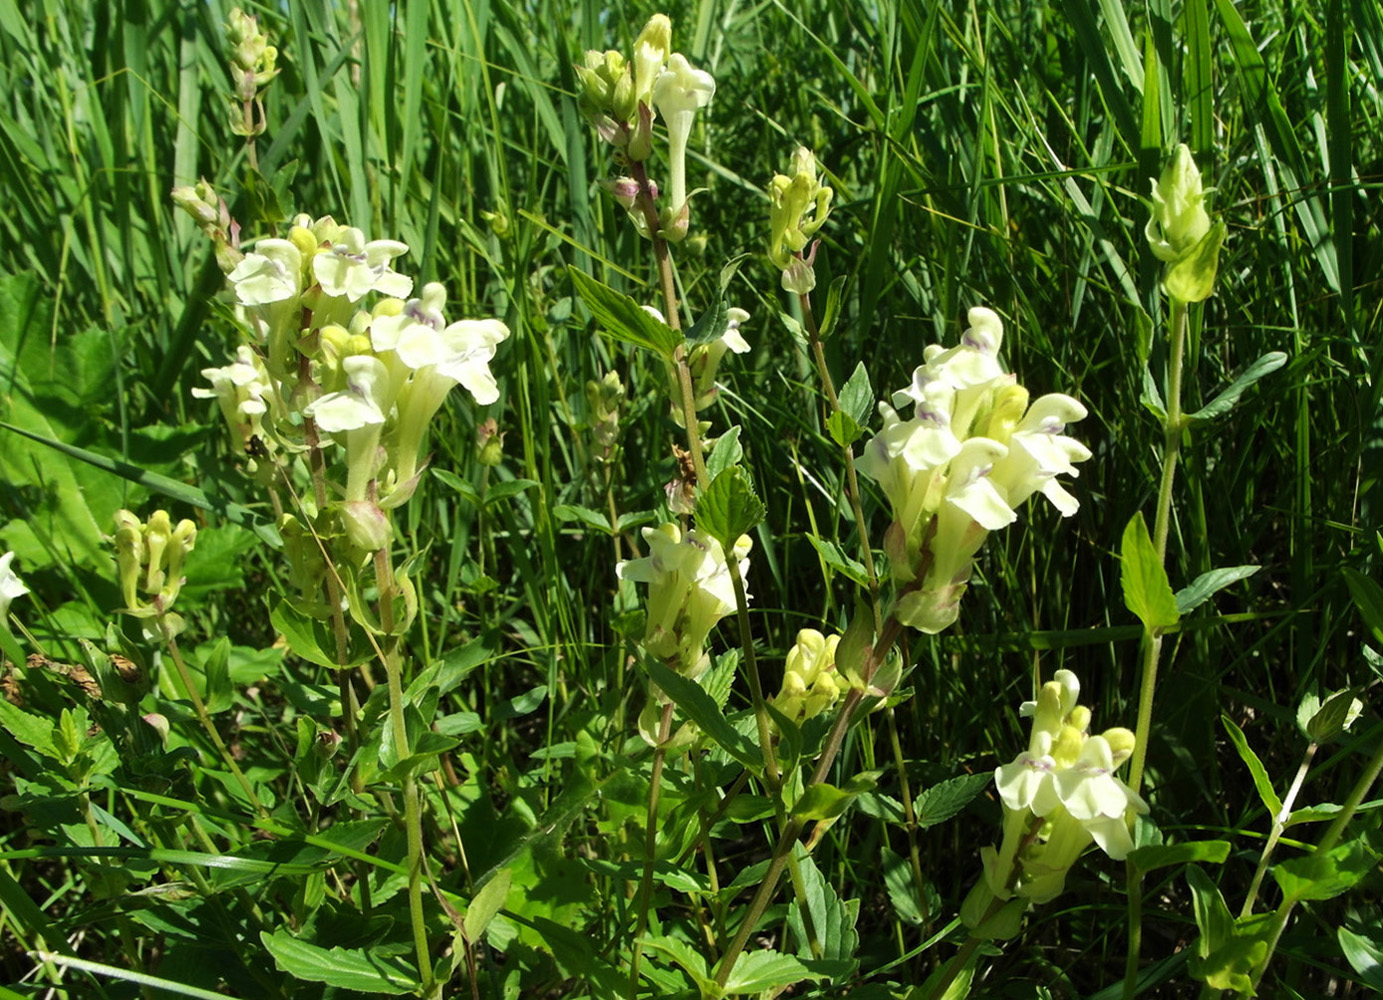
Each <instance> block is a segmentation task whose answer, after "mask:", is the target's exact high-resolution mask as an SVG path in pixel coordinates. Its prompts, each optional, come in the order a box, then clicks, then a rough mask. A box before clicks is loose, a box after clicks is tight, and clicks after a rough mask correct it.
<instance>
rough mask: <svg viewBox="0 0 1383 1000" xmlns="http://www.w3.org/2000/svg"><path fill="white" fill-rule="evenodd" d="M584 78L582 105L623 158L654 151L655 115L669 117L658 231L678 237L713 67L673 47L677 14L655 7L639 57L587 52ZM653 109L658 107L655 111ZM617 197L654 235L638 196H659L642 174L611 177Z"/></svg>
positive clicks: (637, 48)
mask: <svg viewBox="0 0 1383 1000" xmlns="http://www.w3.org/2000/svg"><path fill="white" fill-rule="evenodd" d="M576 75H577V77H578V78H579V79H580V81H581V92H580V95H579V106H580V108H581V111H582V113H583V114H584V115H585V116H586V118H587V119H588V120H590V122H591V123H592V124H593V125H594V126H595V128H596V132H597V133H598V134H599V135H600V137H601V138H602V139H604V140H605V141H606V142H608V143H610V144H611V145H613V146H614V147H615V148H616V149H617V150H618V151H619V154H620V156H622V157H623V159H624V160H625V161H626V162H630V163H641V162H642V161H644V160H647V159H648V158H649V157H650V156H652V154H653V122H654V120H655V118H656V115H658V114H660V115H662V116H663V120H664V122H665V123H666V125H667V137H668V146H667V161H668V202H667V206H666V208H664V209H663V211H662V212H660V213H659V232H660V234H661V235H662V236H663V237H664V238H665V239H668V240H672V241H674V242H676V241H678V240H681V239H683V238H684V237H685V236H686V235H687V227H688V224H689V221H690V212H689V208H688V205H687V140H688V139H689V138H690V136H691V130H692V124H693V122H694V120H695V118H696V112H697V111H698V110H699V109H701V108H704V107H705V106H706V105H707V104H709V103H710V102H711V98H712V97H714V96H715V91H716V83H715V79H714V78H713V77H712V76H711V74H709V73H707V72H706V71H704V70H699V69H696V68H695V67H693V66H692V65H691V63H689V62H688V61H687V58H686V56H684V55H682V53H680V52H673V51H672V22H671V21H670V20H668V17H667V15H666V14H654V15H653V16H652V17H651V18H649V20H648V23H647V24H646V25H644V28H643V31H641V32H640V33H639V37H638V38H637V39H635V41H634V58H633V59H632V60H630V59H626V58H625V57H624V55H623V54H622V53H620V52H616V51H608V52H599V51H597V50H594V49H592V50H591V51H589V52H587V53H586V55H585V58H584V60H583V62H582V63H581V64H580V65H578V66H577V67H576ZM655 109H656V114H655ZM611 187H612V190H614V192H615V196H616V198H618V199H619V201H620V203H621V204H622V205H624V207H625V208H626V209H628V210H629V213H630V215H631V216H632V217H633V218H634V220H635V224H636V225H638V226H639V230H640V232H641V233H642V234H643V235H645V236H652V235H653V234H652V233H651V232H649V227H648V224H647V221H646V219H645V217H644V215H643V212H642V206H639V205H637V204H636V202H637V199H638V197H639V196H640V195H641V194H643V195H646V196H647V197H650V198H656V197H657V188H656V187H654V186H653V185H651V184H649V185H648V186H647V190H646V191H642V190H641V188H642V187H643V186H642V185H640V183H639V182H637V181H635V180H634V179H632V178H628V177H622V178H620V179H619V180H617V181H615V182H614V183H613V184H612V185H611Z"/></svg>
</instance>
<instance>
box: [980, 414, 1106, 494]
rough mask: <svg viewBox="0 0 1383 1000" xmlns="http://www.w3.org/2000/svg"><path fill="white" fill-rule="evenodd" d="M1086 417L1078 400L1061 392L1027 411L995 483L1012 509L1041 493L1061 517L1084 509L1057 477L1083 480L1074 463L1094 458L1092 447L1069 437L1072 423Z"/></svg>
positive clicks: (997, 466)
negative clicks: (1066, 431) (1076, 477)
mask: <svg viewBox="0 0 1383 1000" xmlns="http://www.w3.org/2000/svg"><path fill="white" fill-rule="evenodd" d="M1086 412H1087V411H1086V409H1085V407H1084V406H1082V405H1081V404H1080V402H1079V401H1078V400H1075V399H1072V398H1071V397H1070V396H1065V395H1062V394H1061V393H1050V394H1048V395H1046V396H1043V397H1042V398H1040V399H1039V400H1037V402H1035V403H1033V404H1032V405H1031V406H1030V407H1028V412H1027V413H1026V414H1024V416H1023V419H1022V420H1020V421H1019V422H1018V425H1017V426H1016V427H1015V428H1014V430H1013V436H1012V437H1011V438H1010V439H1009V441H1008V446H1009V451H1008V455H1007V456H1006V458H1005V460H1004V461H1002V462H998V463H996V464H995V466H994V473H993V479H994V482H995V484H996V485H998V486H999V487H1000V488H1001V489H1002V490H1003V492H1004V495H1005V497H1006V498H1007V500H1008V503H1009V505H1010V506H1013V507H1017V506H1018V505H1019V504H1021V503H1022V502H1023V501H1024V500H1026V499H1027V498H1028V497H1030V496H1032V495H1033V494H1034V493H1041V494H1042V495H1043V496H1045V497H1046V498H1047V499H1048V500H1050V501H1051V502H1052V506H1053V507H1055V508H1056V509H1057V510H1058V511H1059V512H1060V513H1061V516H1062V517H1070V516H1071V515H1072V514H1074V513H1075V512H1076V511H1077V510H1079V509H1080V502H1079V501H1078V500H1077V499H1076V498H1075V497H1073V496H1072V495H1071V494H1070V493H1068V492H1067V491H1066V489H1065V487H1063V486H1062V485H1061V483H1059V482H1057V479H1056V477H1057V476H1058V475H1068V476H1072V477H1075V476H1079V475H1080V471H1079V470H1078V469H1077V468H1076V467H1075V465H1074V464H1072V463H1074V462H1084V461H1086V460H1087V459H1089V458H1090V449H1089V448H1087V447H1085V445H1083V444H1081V443H1080V442H1079V441H1077V440H1076V439H1075V438H1073V437H1068V436H1067V435H1066V434H1065V433H1064V431H1065V430H1066V425H1067V424H1068V423H1074V422H1075V421H1077V420H1084V419H1085V417H1086Z"/></svg>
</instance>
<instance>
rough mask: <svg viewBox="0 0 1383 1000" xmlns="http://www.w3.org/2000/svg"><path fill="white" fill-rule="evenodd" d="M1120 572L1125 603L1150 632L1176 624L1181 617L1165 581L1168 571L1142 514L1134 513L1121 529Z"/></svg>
mask: <svg viewBox="0 0 1383 1000" xmlns="http://www.w3.org/2000/svg"><path fill="white" fill-rule="evenodd" d="M1119 575H1120V580H1121V582H1122V583H1123V588H1124V603H1125V604H1126V605H1128V609H1129V610H1130V611H1132V612H1133V613H1134V614H1135V615H1137V616H1138V619H1139V620H1140V621H1141V622H1142V623H1143V625H1144V627H1145V628H1147V629H1148V630H1149V631H1151V632H1155V631H1157V630H1159V629H1164V628H1168V627H1170V626H1172V625H1175V624H1176V623H1177V621H1178V620H1179V618H1180V615H1179V614H1178V613H1177V601H1176V597H1175V596H1174V595H1173V594H1172V586H1171V584H1170V583H1168V582H1167V571H1166V569H1164V568H1163V566H1162V560H1160V559H1159V558H1158V557H1157V550H1156V549H1155V548H1153V543H1152V538H1151V536H1149V534H1148V526H1147V524H1146V523H1145V522H1144V520H1143V515H1142V513H1141V512H1140V513H1138V514H1135V515H1133V517H1132V518H1131V519H1130V520H1129V523H1128V527H1126V528H1125V529H1124V539H1123V545H1122V547H1121V549H1120V557H1119Z"/></svg>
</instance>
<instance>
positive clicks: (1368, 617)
mask: <svg viewBox="0 0 1383 1000" xmlns="http://www.w3.org/2000/svg"><path fill="white" fill-rule="evenodd" d="M1340 572H1341V573H1343V574H1344V577H1345V584H1346V585H1347V586H1348V587H1349V596H1350V599H1351V600H1352V601H1354V606H1355V607H1356V608H1358V609H1359V617H1360V618H1362V619H1364V625H1365V626H1366V627H1367V628H1368V630H1369V631H1370V632H1372V633H1373V638H1374V641H1375V642H1378V643H1383V586H1380V585H1379V583H1378V581H1377V580H1375V579H1373V578H1372V577H1368V576H1365V575H1364V574H1363V573H1360V572H1359V571H1358V570H1357V569H1353V568H1351V567H1349V566H1345V567H1343V568H1342V569H1341V570H1340Z"/></svg>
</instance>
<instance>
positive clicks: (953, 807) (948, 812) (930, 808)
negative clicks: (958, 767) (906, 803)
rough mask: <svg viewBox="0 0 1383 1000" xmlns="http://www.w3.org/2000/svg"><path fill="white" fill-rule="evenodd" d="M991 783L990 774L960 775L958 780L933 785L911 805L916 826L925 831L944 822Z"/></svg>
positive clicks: (951, 779)
mask: <svg viewBox="0 0 1383 1000" xmlns="http://www.w3.org/2000/svg"><path fill="white" fill-rule="evenodd" d="M993 782H994V775H993V774H992V773H990V774H962V775H961V776H960V777H958V778H948V779H946V780H945V781H943V782H941V783H940V784H936V785H933V786H932V787H931V788H928V789H927V790H926V791H925V792H923V793H922V794H921V795H919V796H917V802H916V803H915V804H914V805H913V809H914V812H915V815H916V816H917V825H918V826H919V827H922V828H923V829H925V828H926V827H929V826H936V824H938V823H944V822H946V820H948V819H950V818H951V817H952V816H954V815H955V814H956V813H958V812H960V811H961V810H962V809H964V808H965V807H966V806H967V805H969V804H970V800H971V799H973V798H974V797H975V796H977V795H979V794H980V792H982V791H984V789H985V788H986V786H988V785H990V784H993Z"/></svg>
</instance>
